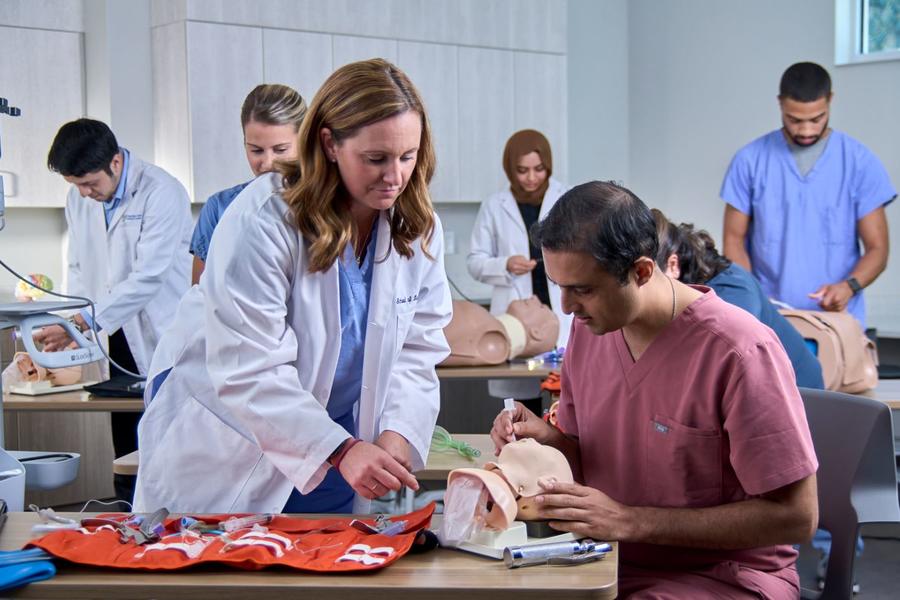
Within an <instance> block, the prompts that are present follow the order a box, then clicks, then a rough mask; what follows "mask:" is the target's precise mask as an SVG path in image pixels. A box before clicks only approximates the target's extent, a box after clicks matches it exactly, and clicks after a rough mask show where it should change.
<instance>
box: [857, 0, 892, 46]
mask: <svg viewBox="0 0 900 600" xmlns="http://www.w3.org/2000/svg"><path fill="white" fill-rule="evenodd" d="M860 1H861V3H862V11H863V19H862V35H861V38H862V40H861V41H862V48H861V49H860V50H861V52H862V54H871V53H875V52H885V51H890V50H900V0H860Z"/></svg>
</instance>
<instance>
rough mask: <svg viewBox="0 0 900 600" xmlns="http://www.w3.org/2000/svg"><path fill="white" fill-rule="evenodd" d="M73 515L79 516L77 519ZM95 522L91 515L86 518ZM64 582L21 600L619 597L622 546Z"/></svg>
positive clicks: (70, 569)
mask: <svg viewBox="0 0 900 600" xmlns="http://www.w3.org/2000/svg"><path fill="white" fill-rule="evenodd" d="M66 516H73V515H72V514H71V513H70V514H68V515H66ZM87 516H92V515H89V514H87V513H83V514H81V515H80V517H81V518H84V517H87ZM37 521H38V519H37V515H35V514H34V513H10V515H9V519H8V521H7V523H6V526H5V527H4V529H3V532H2V533H0V549H2V550H14V549H17V548H21V547H22V546H23V545H24V544H25V543H26V542H27V541H28V540H29V539H31V538H32V536H31V533H30V529H31V526H32V525H33V524H34V523H36V522H37ZM57 569H58V572H57V575H56V577H54V578H52V579H48V580H47V581H41V582H37V583H32V584H30V585H27V586H25V587H24V588H20V589H19V590H17V591H16V592H12V593H11V592H4V597H13V598H66V599H78V598H123V597H128V598H173V599H195V598H217V599H221V598H235V597H249V596H251V595H252V597H253V598H254V600H261V599H265V598H278V599H281V598H302V599H303V600H308V599H309V598H316V599H323V600H331V599H337V598H354V599H362V598H378V599H380V600H381V599H384V598H391V600H407V599H409V600H412V599H420V598H427V599H434V600H449V599H450V598H458V597H464V598H466V600H482V599H484V600H503V599H505V598H509V599H515V600H530V599H535V600H536V599H545V598H549V597H560V598H575V599H578V598H592V599H607V598H615V597H616V591H617V583H616V577H617V571H618V547H617V545H616V544H615V543H613V551H612V552H610V553H608V554H607V555H606V557H605V558H604V559H603V560H601V561H598V562H594V563H588V564H585V565H579V566H575V567H549V566H534V567H527V568H521V569H507V568H506V567H505V566H504V564H503V561H498V560H492V559H489V558H484V557H480V556H475V555H472V554H467V553H465V552H459V551H456V550H445V549H443V548H439V549H437V550H434V551H431V552H427V553H425V554H418V555H410V556H404V557H403V558H401V559H400V560H399V561H397V562H396V563H394V564H393V565H391V566H389V567H387V568H385V569H383V570H381V571H377V572H374V573H357V574H352V575H349V574H348V575H337V574H331V575H321V574H317V573H304V572H298V571H287V570H284V569H268V570H265V571H238V570H233V569H226V568H219V567H215V566H212V565H210V566H207V567H203V568H200V569H195V570H191V571H184V572H170V573H150V572H142V571H122V570H115V571H114V570H103V569H97V568H88V567H80V566H78V565H73V564H68V563H66V564H63V563H57Z"/></svg>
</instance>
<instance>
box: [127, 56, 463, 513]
mask: <svg viewBox="0 0 900 600" xmlns="http://www.w3.org/2000/svg"><path fill="white" fill-rule="evenodd" d="M298 144H299V147H298V157H297V159H296V160H295V161H290V162H288V163H286V164H285V165H284V166H283V169H282V171H281V172H280V173H277V174H276V173H272V174H269V175H267V176H264V177H260V178H258V179H257V180H256V181H254V182H253V183H251V184H250V185H249V186H248V187H247V188H246V189H245V190H244V192H243V194H242V196H241V200H240V202H238V203H237V204H235V205H234V206H233V207H232V208H231V209H230V210H229V211H228V212H226V213H225V216H224V218H223V219H222V221H221V222H220V223H219V227H218V231H217V233H216V235H215V238H214V239H213V242H212V247H211V251H210V254H209V262H208V263H207V269H206V273H205V274H204V276H203V279H202V281H201V283H200V285H199V286H195V287H194V288H192V290H191V292H190V293H189V294H188V295H187V296H185V299H184V300H183V301H182V304H181V306H180V307H179V315H178V317H177V323H176V326H175V327H173V329H172V330H170V332H169V334H167V335H175V336H180V338H178V339H186V340H187V341H186V343H184V346H183V348H181V350H180V351H178V352H176V353H175V356H176V359H175V360H174V364H172V365H169V367H166V366H165V365H159V364H157V365H155V366H153V367H152V369H151V381H150V385H149V386H148V388H149V389H148V394H147V401H148V407H147V411H146V412H145V414H144V418H143V420H142V421H141V426H140V451H141V466H140V470H139V472H138V486H137V494H136V497H135V506H136V508H137V509H139V510H145V509H149V508H150V507H159V506H166V507H168V508H169V509H170V510H176V511H179V512H185V511H191V512H280V511H285V512H350V511H353V512H360V511H364V510H366V509H367V506H368V504H367V500H369V499H372V498H378V497H380V496H382V495H384V494H386V493H387V492H388V491H390V490H399V489H400V488H401V487H403V486H406V487H410V488H412V489H417V487H418V484H417V483H416V480H415V477H413V476H412V475H411V472H412V471H415V470H418V469H421V468H423V467H424V465H425V461H426V459H427V455H428V448H429V445H430V442H431V433H432V431H433V429H434V424H435V421H436V419H437V413H438V408H439V388H438V379H437V375H436V373H435V365H436V364H437V363H439V362H440V361H441V360H443V359H444V358H445V357H446V356H447V354H448V353H449V348H448V346H447V343H446V340H445V339H444V335H443V327H444V326H445V325H446V324H447V323H448V322H449V320H450V312H451V304H450V293H449V289H448V287H447V281H446V276H445V274H444V267H443V262H442V256H443V248H442V244H443V235H442V231H441V227H440V223H439V222H438V220H437V217H436V215H435V213H434V210H433V208H432V205H431V200H430V198H429V195H428V182H429V180H430V179H431V176H432V174H433V172H434V165H435V159H434V150H433V147H432V140H431V132H430V129H429V124H428V119H427V116H426V113H425V107H424V105H423V103H422V100H421V98H420V96H419V93H418V92H417V91H416V89H415V87H414V86H413V84H412V83H411V82H410V81H409V79H408V78H407V76H406V75H405V74H404V73H403V72H402V71H400V70H399V69H398V68H397V67H395V66H394V65H392V64H390V63H388V62H386V61H384V60H380V59H373V60H368V61H362V62H357V63H352V64H349V65H346V66H344V67H341V68H340V69H338V70H337V71H335V72H334V73H333V74H332V75H331V77H329V78H328V80H327V81H326V82H325V83H324V84H323V86H322V88H321V89H320V90H319V92H318V94H316V97H315V99H314V100H313V102H312V105H311V106H310V109H309V113H308V114H307V116H306V118H305V119H304V122H303V125H302V127H301V130H300V135H299V138H298ZM301 174H302V175H301ZM354 500H355V502H354Z"/></svg>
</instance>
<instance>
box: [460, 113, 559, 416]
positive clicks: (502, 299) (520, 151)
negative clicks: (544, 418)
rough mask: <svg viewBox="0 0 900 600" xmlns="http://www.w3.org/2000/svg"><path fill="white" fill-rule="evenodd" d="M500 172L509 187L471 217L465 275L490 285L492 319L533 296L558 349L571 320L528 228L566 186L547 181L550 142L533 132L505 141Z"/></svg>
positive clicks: (526, 390) (512, 388)
mask: <svg viewBox="0 0 900 600" xmlns="http://www.w3.org/2000/svg"><path fill="white" fill-rule="evenodd" d="M503 170H504V171H505V172H506V176H507V178H509V188H507V189H505V190H501V191H499V192H497V193H496V194H494V195H492V196H491V197H490V198H488V199H487V200H485V201H484V202H483V203H482V205H481V209H480V210H479V211H478V217H477V218H476V219H475V227H474V228H473V229H472V239H471V244H470V250H469V256H468V257H467V265H468V268H469V274H470V275H472V277H473V278H475V279H476V280H478V281H480V282H482V283H487V284H489V285H492V286H493V287H494V289H493V291H492V293H491V314H493V315H502V314H503V313H505V312H506V308H507V307H508V306H509V303H510V302H512V301H513V300H522V299H525V298H530V297H531V296H532V295H534V296H537V297H538V299H540V301H541V302H543V303H544V304H546V305H548V306H549V307H550V308H552V309H553V312H555V313H556V316H557V317H559V321H560V324H559V325H560V327H559V339H558V340H557V346H560V347H563V346H565V345H566V341H567V340H568V339H569V328H570V326H571V324H572V318H571V316H570V315H566V314H564V313H563V310H562V305H561V302H560V294H559V287H558V286H557V285H556V284H554V283H553V282H552V281H550V280H548V279H547V274H546V272H545V271H544V262H543V259H542V258H541V249H540V248H538V247H536V246H534V245H533V244H531V243H530V242H529V236H528V230H529V229H530V228H531V225H532V224H534V223H535V222H536V221H539V220H541V219H543V218H544V217H545V216H546V215H547V213H548V212H549V211H550V209H551V208H553V205H554V204H556V201H557V200H558V199H559V197H560V196H562V195H563V193H564V192H565V191H566V189H567V188H566V187H565V186H564V185H563V184H562V183H560V182H559V181H557V180H556V179H553V177H552V174H553V155H552V153H551V150H550V143H549V142H548V141H547V138H546V137H544V135H543V134H542V133H540V132H539V131H535V130H533V129H523V130H522V131H518V132H516V133H514V134H513V135H512V137H510V138H509V140H507V142H506V148H505V149H504V151H503ZM488 389H489V390H490V393H491V395H493V396H496V397H499V398H505V397H514V398H519V399H522V400H526V399H532V398H536V397H538V396H539V394H540V387H539V386H538V384H537V383H536V382H534V381H491V382H490V383H489V385H488ZM536 412H537V413H538V414H540V411H539V410H538V411H536Z"/></svg>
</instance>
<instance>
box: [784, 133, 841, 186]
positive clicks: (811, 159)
mask: <svg viewBox="0 0 900 600" xmlns="http://www.w3.org/2000/svg"><path fill="white" fill-rule="evenodd" d="M830 137H831V136H830V135H828V136H826V137H821V138H819V140H818V141H817V142H816V143H815V144H812V145H810V146H798V145H797V144H795V143H794V142H792V141H788V146H790V148H791V154H792V155H793V157H794V160H795V161H797V170H798V171H800V174H801V175H802V176H803V177H806V175H807V174H808V173H809V172H810V171H812V168H813V167H814V166H815V164H816V161H817V160H819V157H820V156H822V153H823V152H824V151H825V146H826V145H827V144H828V138H830Z"/></svg>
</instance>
